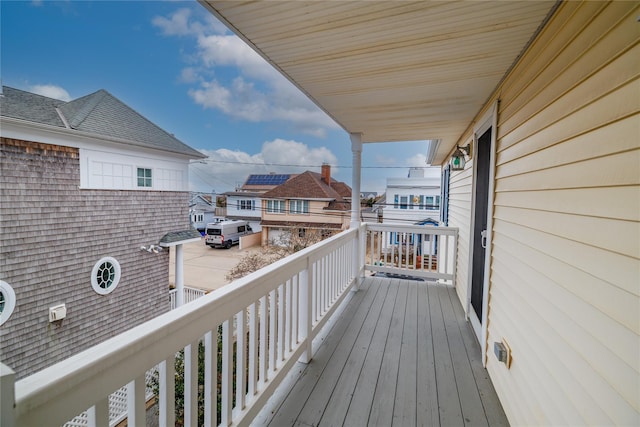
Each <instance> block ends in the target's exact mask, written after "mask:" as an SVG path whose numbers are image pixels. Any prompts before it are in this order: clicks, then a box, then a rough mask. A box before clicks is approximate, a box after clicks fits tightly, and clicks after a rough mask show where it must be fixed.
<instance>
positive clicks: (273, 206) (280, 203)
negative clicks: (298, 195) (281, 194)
mask: <svg viewBox="0 0 640 427" xmlns="http://www.w3.org/2000/svg"><path fill="white" fill-rule="evenodd" d="M286 212H287V204H286V202H285V201H284V200H281V199H269V200H267V213H270V214H284V213H286Z"/></svg>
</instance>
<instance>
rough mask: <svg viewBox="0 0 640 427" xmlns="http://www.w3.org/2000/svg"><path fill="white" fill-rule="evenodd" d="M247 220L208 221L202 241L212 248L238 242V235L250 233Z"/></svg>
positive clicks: (225, 246)
mask: <svg viewBox="0 0 640 427" xmlns="http://www.w3.org/2000/svg"><path fill="white" fill-rule="evenodd" d="M252 232H253V230H251V226H250V225H249V223H248V222H247V221H242V220H235V221H234V220H222V221H218V222H210V223H209V224H207V227H206V228H205V234H204V243H205V244H206V245H208V246H211V247H212V248H227V249H229V248H230V247H231V245H235V244H238V243H240V237H241V236H244V235H247V234H251V233H252Z"/></svg>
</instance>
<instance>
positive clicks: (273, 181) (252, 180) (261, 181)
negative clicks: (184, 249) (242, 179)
mask: <svg viewBox="0 0 640 427" xmlns="http://www.w3.org/2000/svg"><path fill="white" fill-rule="evenodd" d="M289 176H290V175H249V178H247V182H246V184H247V185H280V184H282V183H284V182H286V181H287V180H288V179H289Z"/></svg>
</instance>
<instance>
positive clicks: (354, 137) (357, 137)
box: [350, 133, 362, 228]
mask: <svg viewBox="0 0 640 427" xmlns="http://www.w3.org/2000/svg"><path fill="white" fill-rule="evenodd" d="M350 137H351V152H352V153H353V161H352V162H353V172H352V173H353V175H352V177H351V228H354V227H358V226H359V225H360V175H361V169H362V134H361V133H352V134H350Z"/></svg>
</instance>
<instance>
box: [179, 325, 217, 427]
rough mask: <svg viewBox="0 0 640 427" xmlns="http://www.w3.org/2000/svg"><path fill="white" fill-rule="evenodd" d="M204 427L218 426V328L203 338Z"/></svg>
mask: <svg viewBox="0 0 640 427" xmlns="http://www.w3.org/2000/svg"><path fill="white" fill-rule="evenodd" d="M172 425H175V424H172ZM204 425H205V427H214V426H216V425H218V328H216V329H214V330H213V331H209V332H207V333H206V334H205V336H204Z"/></svg>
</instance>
